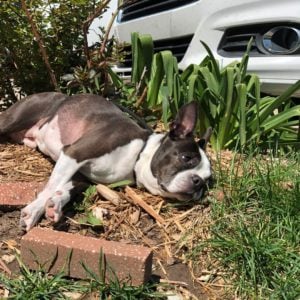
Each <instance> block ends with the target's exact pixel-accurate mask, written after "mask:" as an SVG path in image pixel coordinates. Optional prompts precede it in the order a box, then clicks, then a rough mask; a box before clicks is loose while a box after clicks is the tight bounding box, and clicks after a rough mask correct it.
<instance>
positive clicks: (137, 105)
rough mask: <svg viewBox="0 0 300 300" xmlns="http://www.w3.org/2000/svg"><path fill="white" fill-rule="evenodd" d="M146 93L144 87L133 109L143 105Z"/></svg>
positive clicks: (146, 89)
mask: <svg viewBox="0 0 300 300" xmlns="http://www.w3.org/2000/svg"><path fill="white" fill-rule="evenodd" d="M147 91H148V88H147V87H146V86H145V88H144V90H143V93H142V95H141V96H140V97H139V99H138V100H137V101H136V104H135V107H139V106H140V105H141V104H142V103H143V101H144V99H145V97H146V95H147Z"/></svg>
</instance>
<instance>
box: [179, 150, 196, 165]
mask: <svg viewBox="0 0 300 300" xmlns="http://www.w3.org/2000/svg"><path fill="white" fill-rule="evenodd" d="M179 157H180V161H181V163H182V164H183V165H185V166H186V167H187V168H193V167H195V166H197V164H198V163H199V162H200V158H199V157H198V156H197V155H194V154H193V153H181V154H180V156H179Z"/></svg>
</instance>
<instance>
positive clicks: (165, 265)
mask: <svg viewBox="0 0 300 300" xmlns="http://www.w3.org/2000/svg"><path fill="white" fill-rule="evenodd" d="M52 167H53V164H52V162H51V161H50V160H49V159H47V158H45V157H44V156H43V155H42V154H40V153H39V152H37V151H35V150H32V149H28V148H26V147H24V146H21V145H12V144H8V143H6V144H1V145H0V182H7V181H46V180H47V178H48V177H49V174H50V172H51V170H52ZM133 190H134V192H135V193H136V194H137V195H138V196H139V197H141V198H142V199H143V200H144V201H145V202H146V203H147V204H149V205H150V206H151V207H152V208H153V209H154V210H155V211H156V212H158V213H159V215H160V216H161V217H162V218H163V219H164V221H165V225H163V226H162V225H160V224H159V223H158V222H156V221H155V220H154V219H153V218H152V217H151V216H150V215H149V214H148V213H147V212H145V211H144V210H142V209H141V208H140V207H138V206H136V205H134V204H132V202H131V201H128V200H129V199H128V195H127V194H125V192H124V189H118V194H119V196H120V202H119V205H118V206H115V205H114V204H113V203H111V202H109V201H107V200H105V199H103V198H101V196H100V195H98V194H95V195H94V196H93V197H92V203H91V207H90V209H95V208H96V207H101V208H105V209H106V210H107V215H105V216H104V219H103V226H100V227H97V228H92V227H90V226H87V225H82V224H80V223H81V222H80V221H79V220H80V219H81V218H82V213H80V212H76V209H75V207H76V205H77V206H78V205H80V201H81V200H82V199H83V195H82V194H79V195H78V196H77V198H76V200H75V202H76V204H74V203H73V204H72V203H71V204H69V205H67V207H66V208H65V210H64V217H63V218H62V220H61V221H60V222H59V223H58V224H55V225H53V224H50V223H49V222H48V221H47V220H45V219H43V220H41V222H40V224H39V225H38V226H42V227H49V228H53V229H54V230H62V231H66V232H79V233H81V234H83V235H87V236H94V237H97V238H105V239H107V240H114V241H123V242H126V243H131V244H140V245H144V246H148V247H150V248H151V249H152V250H153V252H154V267H155V271H154V275H155V277H157V278H160V280H161V281H162V282H168V283H170V284H172V285H174V286H176V289H177V290H178V291H180V292H181V293H182V295H184V298H185V299H221V298H219V297H218V294H219V292H220V291H219V290H218V289H215V288H212V287H210V286H208V285H206V284H205V282H202V278H203V277H205V274H206V273H205V272H204V271H205V270H202V269H201V265H202V264H201V262H198V263H197V264H196V265H197V266H196V267H195V264H194V263H192V262H191V261H190V260H189V259H188V258H187V256H186V253H187V252H188V250H189V249H191V247H193V246H194V245H195V244H196V243H197V242H198V241H199V238H201V236H202V237H207V236H208V235H209V232H208V230H207V223H208V222H209V210H210V207H209V205H204V204H203V203H198V204H197V203H196V204H195V203H193V204H189V205H186V206H176V205H174V204H172V203H168V202H166V201H164V200H163V199H162V198H160V197H155V196H152V195H150V194H149V193H147V192H145V191H141V190H137V189H135V188H133ZM19 217H20V211H19V210H16V211H10V212H4V211H0V272H2V271H5V268H6V267H7V268H8V269H9V270H11V271H14V272H16V271H17V270H18V267H17V263H16V260H15V259H13V258H14V254H15V251H18V249H19V243H20V239H21V237H22V234H23V232H22V231H21V230H20V228H19ZM195 228H196V229H197V230H196V231H193V230H195ZM10 258H11V259H10ZM10 260H12V261H10ZM6 271H7V270H6ZM215 286H218V284H216V285H215Z"/></svg>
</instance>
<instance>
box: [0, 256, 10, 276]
mask: <svg viewBox="0 0 300 300" xmlns="http://www.w3.org/2000/svg"><path fill="white" fill-rule="evenodd" d="M0 268H1V269H2V270H3V271H4V272H6V273H7V274H8V275H11V270H10V269H9V268H8V267H7V266H6V264H5V263H4V261H3V260H2V259H1V258H0Z"/></svg>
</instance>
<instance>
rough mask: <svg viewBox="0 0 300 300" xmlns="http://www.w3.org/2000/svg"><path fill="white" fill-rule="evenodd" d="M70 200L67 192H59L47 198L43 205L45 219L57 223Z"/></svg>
mask: <svg viewBox="0 0 300 300" xmlns="http://www.w3.org/2000/svg"><path fill="white" fill-rule="evenodd" d="M69 200H70V192H69V190H67V189H66V190H59V191H56V192H55V193H54V195H53V196H52V197H51V198H49V199H48V200H47V202H46V205H45V210H46V213H45V215H46V218H47V219H48V220H50V221H53V222H58V221H59V219H60V218H61V216H62V209H63V207H64V205H65V204H66V203H67V202H68V201H69Z"/></svg>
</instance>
